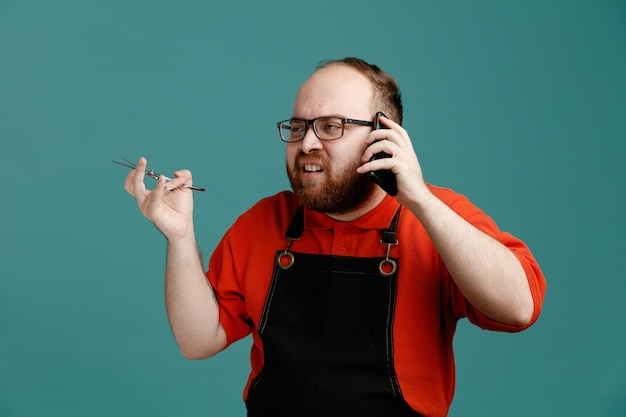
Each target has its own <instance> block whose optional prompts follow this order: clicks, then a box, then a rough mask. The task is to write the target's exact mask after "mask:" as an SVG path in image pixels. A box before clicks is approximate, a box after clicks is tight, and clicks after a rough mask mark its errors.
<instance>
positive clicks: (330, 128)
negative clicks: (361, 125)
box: [322, 119, 341, 133]
mask: <svg viewBox="0 0 626 417" xmlns="http://www.w3.org/2000/svg"><path fill="white" fill-rule="evenodd" d="M322 129H323V130H324V131H325V132H328V133H337V131H341V121H338V120H334V119H331V120H324V121H323V122H322Z"/></svg>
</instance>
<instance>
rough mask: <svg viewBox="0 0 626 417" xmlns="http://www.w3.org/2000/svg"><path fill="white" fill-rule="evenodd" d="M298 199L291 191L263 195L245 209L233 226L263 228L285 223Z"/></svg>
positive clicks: (298, 204)
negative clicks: (263, 196) (267, 195)
mask: <svg viewBox="0 0 626 417" xmlns="http://www.w3.org/2000/svg"><path fill="white" fill-rule="evenodd" d="M300 204H301V203H300V201H299V200H298V198H297V197H296V196H295V194H294V193H292V192H291V191H281V192H279V193H277V194H274V195H273V196H269V197H265V198H263V199H261V200H259V201H258V202H257V203H255V204H254V205H253V206H252V207H250V208H249V209H248V210H247V211H245V212H244V213H243V214H242V215H241V216H239V218H238V219H237V220H236V221H235V224H234V225H233V226H235V227H245V228H248V229H250V228H251V229H263V230H267V229H268V228H275V227H278V228H280V230H281V233H282V232H283V230H282V226H284V225H287V224H288V223H289V221H290V220H291V217H292V216H293V215H294V213H295V212H296V210H297V208H298V207H299V206H300Z"/></svg>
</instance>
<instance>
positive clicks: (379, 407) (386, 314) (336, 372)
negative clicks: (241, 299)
mask: <svg viewBox="0 0 626 417" xmlns="http://www.w3.org/2000/svg"><path fill="white" fill-rule="evenodd" d="M399 215H400V209H398V211H397V213H396V215H395V216H394V218H393V220H392V222H391V225H390V227H389V229H387V230H386V231H385V232H384V233H383V236H382V240H381V243H382V244H383V245H381V254H384V253H385V249H386V253H387V256H381V257H379V258H356V257H345V256H328V255H312V254H304V253H296V252H290V251H289V248H290V246H291V242H293V241H294V240H297V239H299V238H300V236H301V235H302V231H303V229H304V214H303V209H302V207H300V209H299V210H298V211H297V213H296V215H295V216H294V218H293V219H292V221H291V224H290V226H289V229H288V231H287V235H286V239H287V240H288V242H289V243H288V245H287V249H283V250H279V251H278V252H277V253H276V265H275V267H274V274H273V276H272V281H271V284H270V289H269V292H268V295H267V299H266V301H265V307H264V310H263V313H262V315H261V321H260V323H259V329H258V331H259V335H260V337H261V340H262V341H263V351H264V367H263V369H262V370H261V372H260V373H259V374H258V375H257V376H256V377H255V378H254V380H253V381H252V382H251V384H250V388H249V392H248V397H247V399H246V407H247V409H248V416H249V417H279V416H285V417H286V416H289V417H309V416H310V417H313V416H315V417H319V416H324V417H333V416H337V417H339V416H341V417H346V416H359V417H367V416H377V417H378V416H386V417H395V416H402V417H404V416H413V417H414V416H419V414H417V413H416V412H415V411H413V410H412V409H411V408H410V407H409V406H408V404H407V403H406V402H405V400H404V398H403V397H402V394H401V392H400V387H399V384H398V380H397V378H396V374H395V370H394V364H393V318H394V311H395V303H396V289H397V282H398V260H397V259H393V258H389V249H390V248H391V246H392V245H396V244H397V240H396V230H397V224H398V219H399Z"/></svg>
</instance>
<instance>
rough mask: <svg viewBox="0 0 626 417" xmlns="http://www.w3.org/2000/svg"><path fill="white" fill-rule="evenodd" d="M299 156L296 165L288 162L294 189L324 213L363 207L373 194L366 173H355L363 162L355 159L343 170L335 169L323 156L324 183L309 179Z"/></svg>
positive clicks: (312, 208)
mask: <svg viewBox="0 0 626 417" xmlns="http://www.w3.org/2000/svg"><path fill="white" fill-rule="evenodd" d="M298 159H299V158H296V161H295V163H294V165H293V166H289V163H287V164H286V165H287V176H288V177H289V182H290V184H291V188H292V189H293V192H294V193H295V194H296V196H297V197H298V198H299V199H300V201H301V202H302V204H304V206H305V207H307V208H308V209H310V210H314V211H319V212H322V213H345V212H348V211H351V210H354V209H356V208H358V207H360V206H362V205H363V204H364V203H365V202H366V201H367V200H368V199H369V197H370V196H371V195H372V192H373V191H374V187H375V184H374V182H372V181H371V180H370V179H369V178H368V176H367V175H361V174H358V173H357V172H356V169H357V168H358V167H359V166H360V161H358V160H354V161H352V163H351V164H350V165H349V166H348V167H347V168H346V169H344V170H343V171H341V172H334V171H333V170H332V169H331V168H330V167H329V164H327V163H326V162H327V161H326V159H325V158H324V157H323V156H320V162H321V163H322V166H323V167H324V172H325V174H326V177H327V179H326V180H325V181H323V182H321V181H318V180H307V179H304V178H303V176H302V174H303V173H302V170H301V169H300V165H299V164H298Z"/></svg>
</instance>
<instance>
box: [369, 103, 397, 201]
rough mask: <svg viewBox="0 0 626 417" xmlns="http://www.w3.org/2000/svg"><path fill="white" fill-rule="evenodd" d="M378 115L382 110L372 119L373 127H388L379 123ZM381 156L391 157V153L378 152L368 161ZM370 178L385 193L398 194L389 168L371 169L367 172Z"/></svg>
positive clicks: (394, 179) (393, 176) (395, 182)
mask: <svg viewBox="0 0 626 417" xmlns="http://www.w3.org/2000/svg"><path fill="white" fill-rule="evenodd" d="M380 116H383V117H387V116H385V115H384V114H383V113H382V112H378V113H376V119H375V120H374V129H388V128H387V127H385V126H383V125H381V124H380ZM382 158H391V155H389V154H388V153H385V152H378V153H377V154H375V155H374V156H372V158H371V159H370V161H374V160H376V159H382ZM369 176H370V178H371V179H372V181H374V182H375V183H376V184H378V185H379V186H380V188H382V189H383V190H385V191H386V192H387V194H389V195H391V196H394V195H396V194H398V183H397V181H396V175H395V174H394V173H393V172H391V170H389V169H381V170H379V171H371V172H370V173H369Z"/></svg>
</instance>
